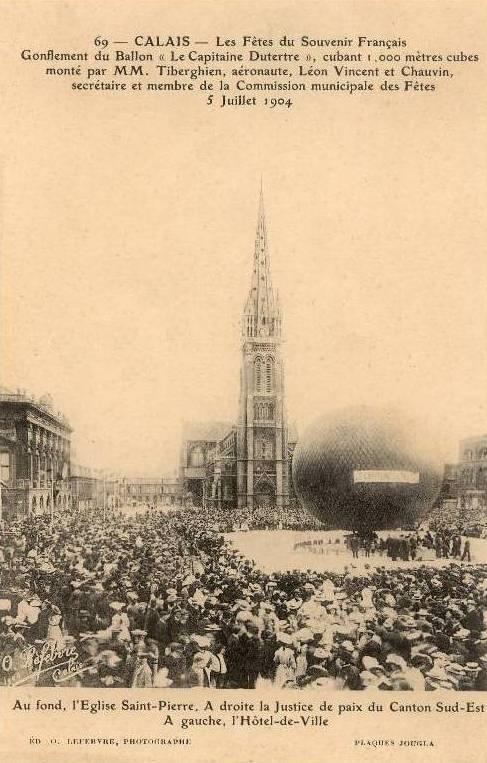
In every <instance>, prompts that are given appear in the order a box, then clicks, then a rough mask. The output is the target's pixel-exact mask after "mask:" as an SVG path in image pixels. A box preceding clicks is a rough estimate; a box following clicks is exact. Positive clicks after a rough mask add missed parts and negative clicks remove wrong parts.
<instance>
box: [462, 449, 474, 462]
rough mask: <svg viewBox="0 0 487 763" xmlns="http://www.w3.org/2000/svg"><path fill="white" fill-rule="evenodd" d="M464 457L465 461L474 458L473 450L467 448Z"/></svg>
mask: <svg viewBox="0 0 487 763" xmlns="http://www.w3.org/2000/svg"><path fill="white" fill-rule="evenodd" d="M463 457H464V460H465V461H471V460H472V458H473V451H472V450H470V449H469V450H466V451H465V453H464V454H463Z"/></svg>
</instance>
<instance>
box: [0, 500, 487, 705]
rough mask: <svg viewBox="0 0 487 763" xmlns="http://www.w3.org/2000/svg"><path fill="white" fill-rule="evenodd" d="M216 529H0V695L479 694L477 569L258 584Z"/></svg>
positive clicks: (221, 524)
mask: <svg viewBox="0 0 487 763" xmlns="http://www.w3.org/2000/svg"><path fill="white" fill-rule="evenodd" d="M227 523H228V518H227V517H226V515H225V514H224V513H223V512H222V513H221V514H218V513H217V514H216V515H215V513H213V515H212V516H211V518H209V517H208V516H207V515H206V513H205V512H203V511H202V510H201V509H199V508H194V509H193V508H184V509H181V510H180V511H173V512H166V513H163V512H147V513H144V514H143V515H140V516H138V517H132V518H131V517H128V516H127V515H124V514H122V513H120V512H116V511H109V512H106V515H105V517H103V515H101V514H100V512H96V511H91V512H90V511H85V512H75V511H67V512H66V513H64V514H62V515H56V516H55V517H54V522H52V523H51V522H50V521H49V519H48V518H46V517H35V518H29V519H28V520H25V521H17V522H14V523H12V524H11V525H10V526H9V527H8V528H6V529H5V531H4V532H3V534H2V536H1V545H0V572H1V579H0V585H1V591H0V619H1V620H0V628H1V630H0V657H1V659H0V682H1V683H2V684H4V685H41V686H45V685H67V686H82V687H107V688H108V687H116V688H117V687H173V688H186V687H217V688H221V689H225V688H229V689H232V688H243V689H251V688H260V687H262V688H264V687H266V686H268V687H276V688H282V687H285V688H289V689H291V688H294V689H297V688H302V687H309V688H317V689H324V688H328V689H343V690H371V689H383V690H390V689H392V690H421V689H427V690H434V689H438V688H444V689H451V690H455V689H462V690H469V689H470V690H473V689H476V690H486V689H487V618H486V611H487V607H486V604H487V565H483V564H475V565H474V564H468V563H466V562H463V563H462V562H461V561H460V560H459V559H452V560H451V562H450V563H447V564H446V565H445V566H443V567H441V568H436V567H434V566H431V565H430V566H428V565H425V564H423V565H422V564H421V563H420V562H418V566H417V567H414V568H413V569H410V568H408V569H404V568H400V567H398V568H392V569H391V568H389V569H386V568H385V567H381V566H377V567H376V568H375V569H373V568H372V567H371V566H370V565H368V564H364V565H363V569H360V571H358V568H357V567H354V566H353V564H352V563H350V564H349V565H348V567H347V566H345V569H344V570H343V572H342V573H340V574H338V573H330V572H312V571H309V570H308V571H304V570H295V571H292V572H284V573H279V572H275V573H264V572H263V571H261V570H259V569H258V568H257V567H256V565H255V564H254V563H253V562H252V560H250V559H248V558H245V556H244V555H243V554H241V553H240V552H239V551H238V550H237V549H236V548H235V546H234V545H233V544H232V542H231V540H229V539H228V538H225V537H224V536H223V534H222V533H223V532H224V531H226V526H227ZM432 537H433V536H432ZM350 561H351V562H352V561H353V560H350Z"/></svg>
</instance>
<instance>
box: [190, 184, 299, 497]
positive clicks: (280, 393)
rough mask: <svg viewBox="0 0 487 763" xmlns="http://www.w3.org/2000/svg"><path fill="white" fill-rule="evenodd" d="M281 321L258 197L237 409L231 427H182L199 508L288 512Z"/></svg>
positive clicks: (289, 447) (288, 440)
mask: <svg viewBox="0 0 487 763" xmlns="http://www.w3.org/2000/svg"><path fill="white" fill-rule="evenodd" d="M281 348H282V317H281V310H280V306H279V297H278V294H277V293H276V292H275V291H274V289H273V286H272V279H271V270H270V257H269V242H268V235H267V226H266V219H265V211H264V201H263V196H262V191H261V194H260V200H259V211H258V218H257V230H256V236H255V244H254V252H253V260H252V276H251V283H250V289H249V293H248V297H247V300H246V302H245V306H244V310H243V315H242V323H241V369H240V395H239V410H238V419H237V422H236V424H234V425H231V424H221V423H216V422H215V423H213V422H212V423H208V424H198V425H191V426H187V427H186V428H185V430H184V432H183V444H182V448H181V459H180V486H181V491H182V492H181V495H182V498H183V499H188V500H190V501H192V502H193V503H195V504H197V505H204V506H211V505H215V506H219V507H221V506H224V507H227V508H232V507H240V508H243V507H248V508H253V507H256V506H265V505H275V506H279V507H281V506H287V505H288V504H289V501H290V491H291V487H292V486H291V459H292V451H293V449H294V446H295V444H296V437H295V436H293V435H292V434H291V436H290V431H289V427H288V421H287V413H286V405H285V383H284V382H285V378H284V364H283V359H282V352H281Z"/></svg>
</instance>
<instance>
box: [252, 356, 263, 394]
mask: <svg viewBox="0 0 487 763" xmlns="http://www.w3.org/2000/svg"><path fill="white" fill-rule="evenodd" d="M254 380H255V391H256V392H262V358H256V359H255V360H254Z"/></svg>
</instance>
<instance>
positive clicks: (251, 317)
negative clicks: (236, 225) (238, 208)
mask: <svg viewBox="0 0 487 763" xmlns="http://www.w3.org/2000/svg"><path fill="white" fill-rule="evenodd" d="M279 324H280V321H279V314H278V310H276V300H275V297H274V290H273V288H272V280H271V273H270V262H269V243H268V238H267V225H266V219H265V210H264V194H263V190H262V180H261V185H260V196H259V211H258V215H257V230H256V233H255V248H254V263H253V270H252V280H251V285H250V292H249V296H248V299H247V303H246V306H245V311H244V325H243V333H244V336H247V337H251V336H259V335H268V336H274V335H277V334H278V332H279V329H280V325H279Z"/></svg>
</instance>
